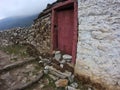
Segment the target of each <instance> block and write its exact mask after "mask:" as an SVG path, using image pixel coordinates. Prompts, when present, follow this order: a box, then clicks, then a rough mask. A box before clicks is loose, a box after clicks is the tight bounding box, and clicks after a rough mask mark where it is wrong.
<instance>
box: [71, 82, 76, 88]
mask: <svg viewBox="0 0 120 90" xmlns="http://www.w3.org/2000/svg"><path fill="white" fill-rule="evenodd" d="M70 86H72V87H74V88H77V87H78V84H77V83H76V82H74V83H72V84H71V85H70Z"/></svg>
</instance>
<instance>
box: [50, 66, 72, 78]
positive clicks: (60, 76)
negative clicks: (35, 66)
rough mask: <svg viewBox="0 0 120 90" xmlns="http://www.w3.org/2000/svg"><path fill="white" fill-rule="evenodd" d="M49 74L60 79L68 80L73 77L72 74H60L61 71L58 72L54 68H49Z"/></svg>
mask: <svg viewBox="0 0 120 90" xmlns="http://www.w3.org/2000/svg"><path fill="white" fill-rule="evenodd" d="M49 72H50V73H51V74H53V75H55V76H57V77H59V78H63V79H64V78H67V77H70V76H71V72H64V73H62V72H60V71H59V70H56V69H55V68H53V67H52V66H49Z"/></svg>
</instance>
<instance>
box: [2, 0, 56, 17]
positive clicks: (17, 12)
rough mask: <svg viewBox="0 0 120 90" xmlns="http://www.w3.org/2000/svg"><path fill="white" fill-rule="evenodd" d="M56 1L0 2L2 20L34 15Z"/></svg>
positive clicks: (17, 0)
mask: <svg viewBox="0 0 120 90" xmlns="http://www.w3.org/2000/svg"><path fill="white" fill-rule="evenodd" d="M55 1H56V0H0V19H2V18H6V17H10V16H21V15H24V16H26V15H33V14H37V13H39V12H41V11H42V10H43V9H44V8H45V7H46V5H47V4H48V3H52V2H55Z"/></svg>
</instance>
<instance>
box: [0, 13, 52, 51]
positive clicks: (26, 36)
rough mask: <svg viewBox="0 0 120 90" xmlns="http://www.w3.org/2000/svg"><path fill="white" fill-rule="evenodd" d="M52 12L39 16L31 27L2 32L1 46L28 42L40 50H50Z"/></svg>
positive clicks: (0, 34)
mask: <svg viewBox="0 0 120 90" xmlns="http://www.w3.org/2000/svg"><path fill="white" fill-rule="evenodd" d="M50 24H51V14H50V13H48V14H46V15H43V16H41V17H39V18H37V19H36V20H35V22H34V24H33V25H32V26H30V27H29V28H14V29H10V30H5V31H1V32H0V46H7V45H12V44H22V43H28V44H32V45H34V46H35V47H36V48H37V49H38V50H39V51H40V52H49V51H50V29H51V27H50Z"/></svg>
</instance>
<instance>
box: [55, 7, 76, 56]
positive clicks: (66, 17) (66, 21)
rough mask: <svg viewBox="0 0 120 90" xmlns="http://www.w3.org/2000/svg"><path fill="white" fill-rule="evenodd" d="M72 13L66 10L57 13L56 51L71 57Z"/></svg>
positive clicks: (70, 10) (71, 10)
mask: <svg viewBox="0 0 120 90" xmlns="http://www.w3.org/2000/svg"><path fill="white" fill-rule="evenodd" d="M73 13H74V11H73V9H66V10H62V11H58V12H57V29H58V30H57V32H58V50H60V51H62V52H64V53H67V54H70V55H72V45H73V30H74V24H73V23H74V14H73Z"/></svg>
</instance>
